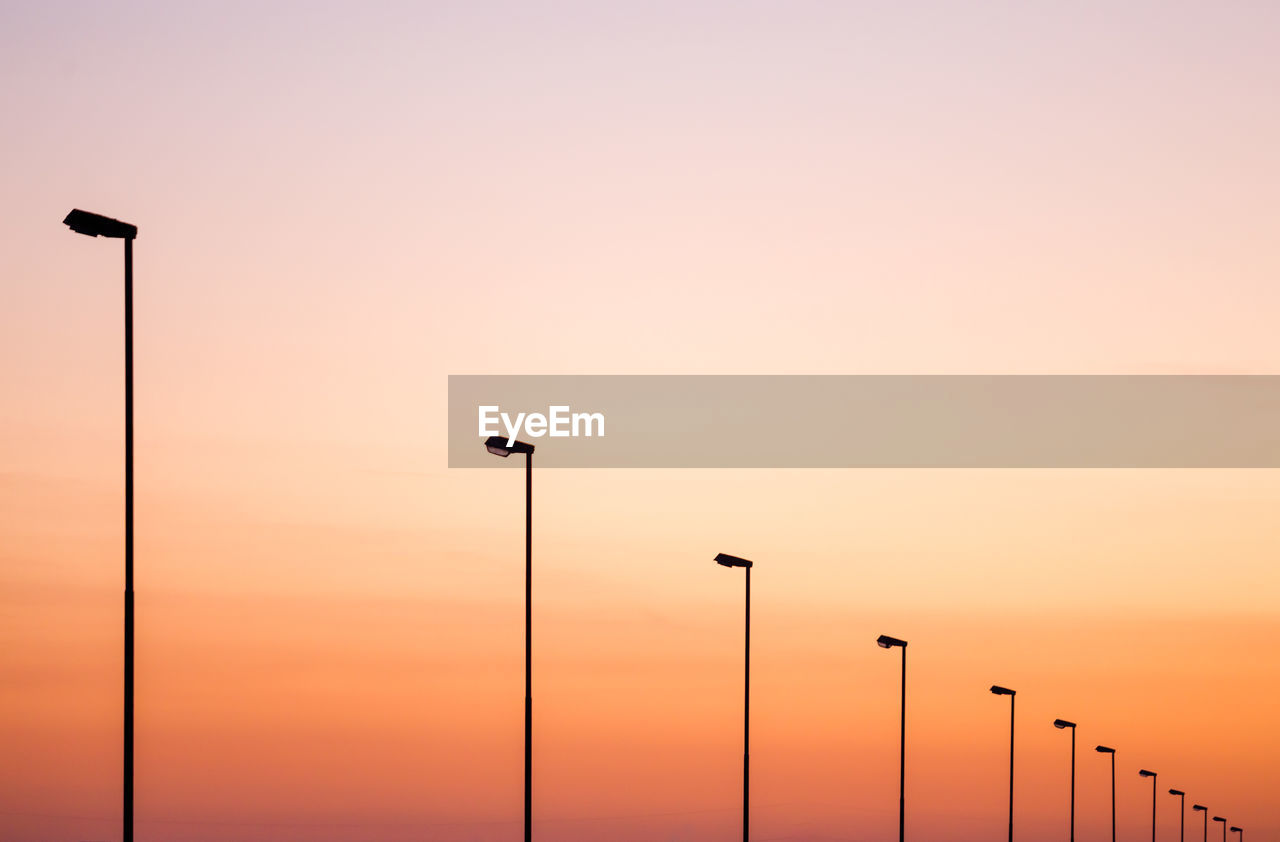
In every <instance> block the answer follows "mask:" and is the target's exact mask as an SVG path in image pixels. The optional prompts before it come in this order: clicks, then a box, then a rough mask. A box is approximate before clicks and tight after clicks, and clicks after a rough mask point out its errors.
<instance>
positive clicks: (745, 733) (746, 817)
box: [716, 553, 753, 842]
mask: <svg viewBox="0 0 1280 842" xmlns="http://www.w3.org/2000/svg"><path fill="white" fill-rule="evenodd" d="M716 564H719V565H721V566H723V567H743V568H746V571H747V622H746V657H745V662H744V663H745V668H744V671H743V675H744V681H743V685H742V842H747V833H748V826H749V824H750V818H751V817H750V809H749V807H748V805H749V804H750V800H749V795H750V792H751V568H752V566H753V562H750V561H747V560H746V559H745V558H738V557H737V556H736V555H729V554H727V553H719V554H718V555H716Z"/></svg>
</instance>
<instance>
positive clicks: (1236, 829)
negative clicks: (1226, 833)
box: [1231, 825, 1244, 842]
mask: <svg viewBox="0 0 1280 842" xmlns="http://www.w3.org/2000/svg"><path fill="white" fill-rule="evenodd" d="M1231 832H1232V833H1238V834H1240V837H1239V838H1240V842H1244V828H1242V827H1236V826H1235V825H1232V826H1231Z"/></svg>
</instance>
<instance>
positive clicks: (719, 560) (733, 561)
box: [716, 553, 753, 567]
mask: <svg viewBox="0 0 1280 842" xmlns="http://www.w3.org/2000/svg"><path fill="white" fill-rule="evenodd" d="M716 564H719V565H721V566H722V567H751V566H753V562H750V561H747V560H746V559H745V558H738V557H737V556H736V555H729V554H728V553H717V554H716Z"/></svg>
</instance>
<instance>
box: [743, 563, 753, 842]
mask: <svg viewBox="0 0 1280 842" xmlns="http://www.w3.org/2000/svg"><path fill="white" fill-rule="evenodd" d="M745 663H746V668H745V670H744V682H743V701H742V842H748V839H749V830H748V827H749V823H750V810H749V809H748V806H747V805H748V803H749V802H748V795H749V793H750V780H751V568H750V567H747V615H746V661H745Z"/></svg>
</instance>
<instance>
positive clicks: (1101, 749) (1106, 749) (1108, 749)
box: [1094, 746, 1116, 754]
mask: <svg viewBox="0 0 1280 842" xmlns="http://www.w3.org/2000/svg"><path fill="white" fill-rule="evenodd" d="M1094 751H1096V752H1098V753H1099V754H1115V753H1116V750H1115V749H1113V748H1112V747H1111V746H1098V747H1097V748H1095V749H1094Z"/></svg>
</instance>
